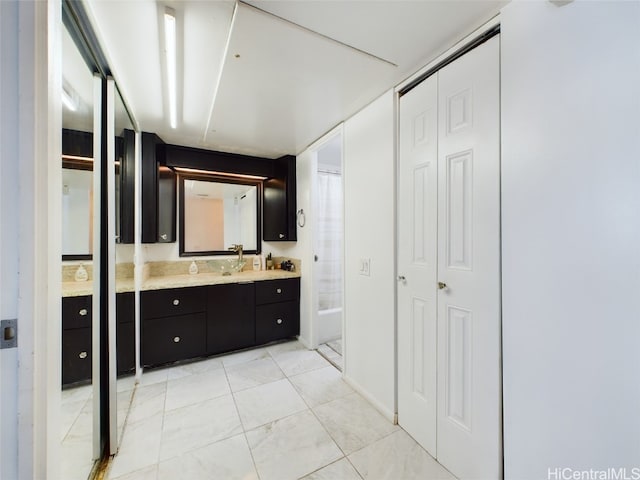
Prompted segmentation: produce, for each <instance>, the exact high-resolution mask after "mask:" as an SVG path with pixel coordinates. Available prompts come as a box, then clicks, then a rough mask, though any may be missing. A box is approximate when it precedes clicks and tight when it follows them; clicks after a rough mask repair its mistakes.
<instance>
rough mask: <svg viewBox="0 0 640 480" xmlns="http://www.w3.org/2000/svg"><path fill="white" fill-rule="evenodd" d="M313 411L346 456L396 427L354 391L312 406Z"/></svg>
mask: <svg viewBox="0 0 640 480" xmlns="http://www.w3.org/2000/svg"><path fill="white" fill-rule="evenodd" d="M313 411H314V412H315V414H316V415H317V416H318V418H319V419H320V422H322V424H323V425H324V427H325V428H326V429H327V431H328V432H329V434H330V435H331V436H332V437H333V439H334V440H335V441H336V443H337V444H338V445H339V446H340V448H341V449H342V451H343V452H344V453H345V454H347V455H348V454H350V453H352V452H354V451H356V450H359V449H361V448H362V447H365V446H367V445H369V444H371V443H373V442H375V441H376V440H379V439H381V438H382V437H385V436H386V435H389V434H390V433H393V432H394V431H396V430H398V427H397V426H396V425H393V424H392V423H391V422H390V421H389V420H387V419H386V418H384V417H383V416H382V414H380V412H378V411H377V410H376V409H375V408H374V407H373V406H371V404H370V403H369V402H367V401H366V400H365V399H364V398H362V397H361V396H360V395H359V394H357V393H352V394H351V395H347V396H345V397H342V398H339V399H337V400H334V401H332V402H329V403H325V404H323V405H320V406H318V407H315V408H314V409H313Z"/></svg>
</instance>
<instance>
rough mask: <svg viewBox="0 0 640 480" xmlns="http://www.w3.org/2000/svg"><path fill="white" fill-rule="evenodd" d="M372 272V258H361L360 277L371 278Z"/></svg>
mask: <svg viewBox="0 0 640 480" xmlns="http://www.w3.org/2000/svg"><path fill="white" fill-rule="evenodd" d="M370 272H371V259H370V258H361V259H360V275H366V276H367V277H368V276H370Z"/></svg>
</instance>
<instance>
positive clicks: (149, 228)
mask: <svg viewBox="0 0 640 480" xmlns="http://www.w3.org/2000/svg"><path fill="white" fill-rule="evenodd" d="M162 144H164V142H163V141H162V140H161V139H160V137H158V136H157V135H155V134H153V133H147V132H142V243H157V242H162V243H165V242H169V243H170V242H175V241H176V175H175V173H174V172H173V170H171V169H170V168H167V167H164V166H161V165H160V162H158V158H157V148H158V146H159V145H162Z"/></svg>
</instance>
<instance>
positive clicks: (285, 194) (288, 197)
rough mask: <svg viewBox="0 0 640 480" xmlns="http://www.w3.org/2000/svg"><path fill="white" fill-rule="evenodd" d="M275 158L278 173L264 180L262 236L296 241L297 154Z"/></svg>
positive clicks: (274, 240)
mask: <svg viewBox="0 0 640 480" xmlns="http://www.w3.org/2000/svg"><path fill="white" fill-rule="evenodd" d="M273 162H274V176H273V177H272V178H269V179H267V180H265V181H264V188H263V195H264V200H263V207H262V208H263V210H262V212H263V226H262V236H263V238H264V240H265V241H266V242H287V241H296V240H297V234H296V157H295V156H293V155H286V156H284V157H282V158H278V159H276V160H274V161H273Z"/></svg>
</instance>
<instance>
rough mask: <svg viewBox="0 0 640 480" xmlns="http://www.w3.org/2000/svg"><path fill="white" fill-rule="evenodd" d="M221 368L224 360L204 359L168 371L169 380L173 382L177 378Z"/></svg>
mask: <svg viewBox="0 0 640 480" xmlns="http://www.w3.org/2000/svg"><path fill="white" fill-rule="evenodd" d="M221 368H222V360H221V359H220V358H207V359H202V360H198V361H195V362H189V363H184V364H182V365H176V366H175V367H171V368H169V369H168V371H167V380H173V379H175V378H182V377H186V376H188V375H195V374H199V373H208V372H212V371H214V370H219V369H221Z"/></svg>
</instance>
